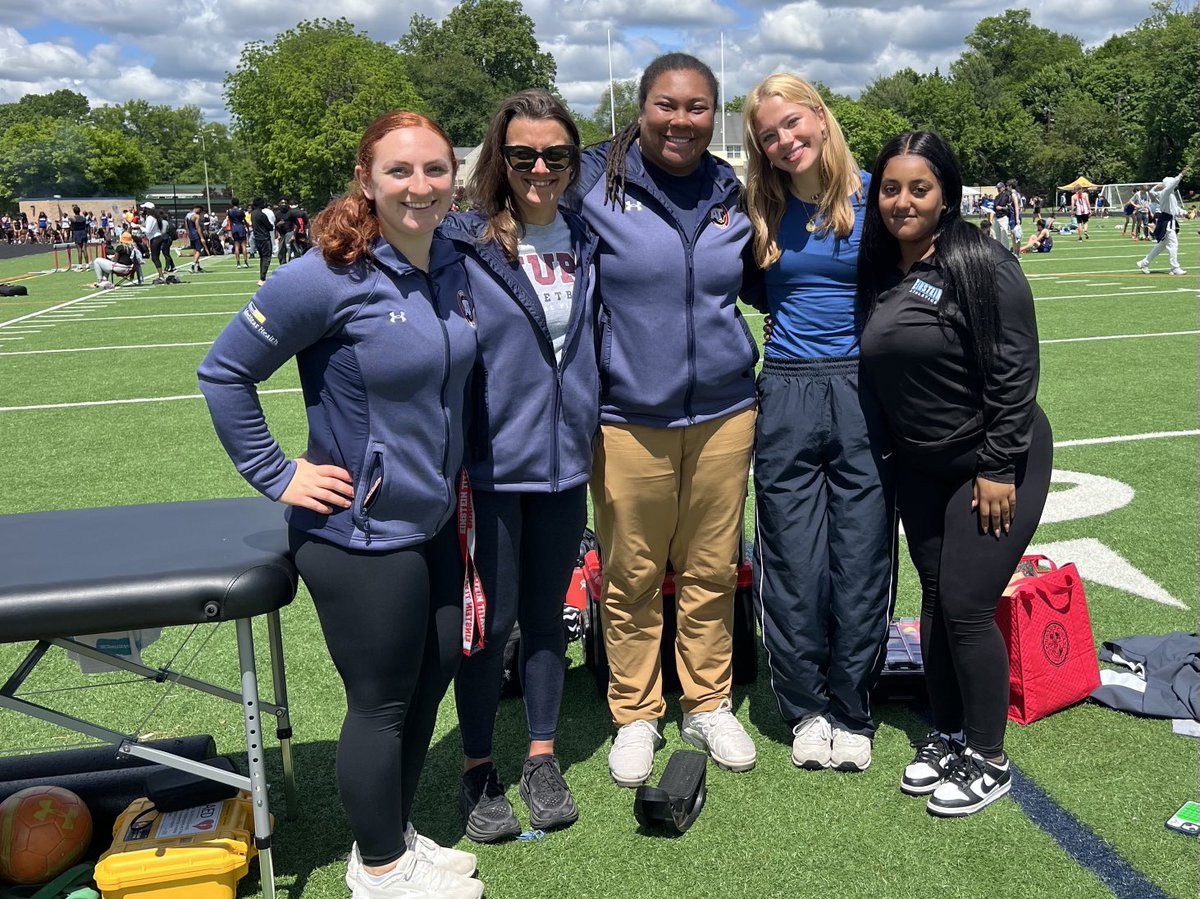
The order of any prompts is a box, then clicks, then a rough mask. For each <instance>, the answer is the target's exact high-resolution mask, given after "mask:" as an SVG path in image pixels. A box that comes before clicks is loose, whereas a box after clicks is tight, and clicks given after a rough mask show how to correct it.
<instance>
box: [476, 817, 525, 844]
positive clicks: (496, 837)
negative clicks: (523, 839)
mask: <svg viewBox="0 0 1200 899" xmlns="http://www.w3.org/2000/svg"><path fill="white" fill-rule="evenodd" d="M465 830H466V834H467V837H468V838H469V839H470V840H472V841H473V842H475V843H503V842H504V841H505V840H514V839H516V838H517V837H519V836H520V835H521V825H520V824H517V825H516V827H507V828H505V829H503V830H480V829H479V828H477V827H476V826H475V825H474V824H472V823H471V819H470V818H468V819H467V826H466V828H465Z"/></svg>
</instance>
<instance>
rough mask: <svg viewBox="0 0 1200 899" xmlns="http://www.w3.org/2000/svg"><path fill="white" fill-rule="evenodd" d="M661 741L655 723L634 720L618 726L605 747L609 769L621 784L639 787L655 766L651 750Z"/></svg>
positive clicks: (614, 778) (656, 747)
mask: <svg viewBox="0 0 1200 899" xmlns="http://www.w3.org/2000/svg"><path fill="white" fill-rule="evenodd" d="M662 745H663V738H662V735H661V734H659V732H658V725H656V724H655V723H654V722H653V721H634V722H633V723H632V724H626V725H624V726H622V727H621V728H620V729H618V730H617V735H616V736H615V737H614V738H613V744H612V749H610V750H609V751H608V773H609V774H611V775H612V779H613V780H614V781H615V782H616V783H617V784H618V785H619V786H622V787H640V786H641V785H642V784H644V783H645V782H646V781H647V780H649V779H650V772H651V771H653V770H654V750H656V749H658V747H660V746H662Z"/></svg>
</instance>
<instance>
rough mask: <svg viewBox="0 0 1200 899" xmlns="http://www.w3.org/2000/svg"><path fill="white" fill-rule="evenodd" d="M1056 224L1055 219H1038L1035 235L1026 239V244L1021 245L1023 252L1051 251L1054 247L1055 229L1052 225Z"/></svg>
mask: <svg viewBox="0 0 1200 899" xmlns="http://www.w3.org/2000/svg"><path fill="white" fill-rule="evenodd" d="M1053 224H1054V219H1038V220H1037V222H1036V223H1035V225H1034V227H1035V228H1036V231H1035V232H1034V235H1033V236H1032V237H1031V238H1029V240H1028V241H1026V243H1025V246H1023V247H1021V254H1022V255H1024V254H1025V253H1029V252H1031V251H1032V252H1034V253H1049V252H1050V250H1051V249H1053V248H1054V231H1053V229H1052V228H1051V226H1052V225H1053Z"/></svg>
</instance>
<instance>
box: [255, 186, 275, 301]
mask: <svg viewBox="0 0 1200 899" xmlns="http://www.w3.org/2000/svg"><path fill="white" fill-rule="evenodd" d="M274 230H275V218H274V216H272V215H271V210H270V208H269V207H268V206H267V201H266V200H264V199H263V198H262V197H255V198H254V202H253V203H251V204H250V234H251V237H252V239H253V240H254V251H255V252H256V253H257V254H258V286H259V287H262V286H263V283H264V282H265V281H266V280H267V270H268V269H270V267H271V259H272V258H273V257H274V254H273V253H272V252H271V234H272V232H274Z"/></svg>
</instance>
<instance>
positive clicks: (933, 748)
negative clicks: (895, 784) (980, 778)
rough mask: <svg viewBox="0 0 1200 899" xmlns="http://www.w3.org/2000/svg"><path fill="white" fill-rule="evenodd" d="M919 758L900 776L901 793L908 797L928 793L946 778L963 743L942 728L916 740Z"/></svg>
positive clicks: (914, 742)
mask: <svg viewBox="0 0 1200 899" xmlns="http://www.w3.org/2000/svg"><path fill="white" fill-rule="evenodd" d="M912 746H913V748H914V749H916V750H917V754H916V757H914V758H913V760H912V762H910V763H909V765H908V766H907V767H906V768H905V769H904V774H902V775H901V776H900V792H901V793H904V794H906V795H908V796H928V795H929V794H930V793H932V792H933V791H934V790H936V789H937V785H938V784H940V783H941V782H942V781H943V780H945V779H946V772H947V771H949V770H950V765H951V764H952V763H953V762H954V760H955V759H956V758H958V757H959V755H960V754H961V753H962V751H963V744H961V743H959V742H958V741H957V740H955V739H953V738H952V737H950V736H949V735H948V734H944V733H942V732H941V731H936V730H935V731H930V732H929V734H928V735H926V736H925V737H923V738H921V739H919V740H913V743H912Z"/></svg>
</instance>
